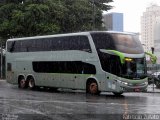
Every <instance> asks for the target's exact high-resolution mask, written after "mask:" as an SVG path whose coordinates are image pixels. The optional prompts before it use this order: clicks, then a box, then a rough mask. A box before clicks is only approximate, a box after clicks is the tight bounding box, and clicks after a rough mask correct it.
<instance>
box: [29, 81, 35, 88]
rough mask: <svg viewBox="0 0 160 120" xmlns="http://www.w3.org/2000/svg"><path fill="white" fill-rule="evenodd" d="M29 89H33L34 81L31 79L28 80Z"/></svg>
mask: <svg viewBox="0 0 160 120" xmlns="http://www.w3.org/2000/svg"><path fill="white" fill-rule="evenodd" d="M29 87H30V88H33V87H34V80H33V79H30V80H29Z"/></svg>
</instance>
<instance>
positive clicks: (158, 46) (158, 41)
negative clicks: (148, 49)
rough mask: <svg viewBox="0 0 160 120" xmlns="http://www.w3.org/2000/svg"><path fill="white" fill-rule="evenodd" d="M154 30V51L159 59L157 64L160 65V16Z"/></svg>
mask: <svg viewBox="0 0 160 120" xmlns="http://www.w3.org/2000/svg"><path fill="white" fill-rule="evenodd" d="M154 28H155V29H154V49H155V55H156V56H157V58H158V60H157V63H158V64H160V16H159V17H157V19H156V21H155V25H154Z"/></svg>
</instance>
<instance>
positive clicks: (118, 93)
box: [113, 92, 123, 96]
mask: <svg viewBox="0 0 160 120" xmlns="http://www.w3.org/2000/svg"><path fill="white" fill-rule="evenodd" d="M113 94H114V95H115V96H121V95H122V94H123V92H113Z"/></svg>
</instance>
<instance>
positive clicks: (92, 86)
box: [86, 81, 100, 94]
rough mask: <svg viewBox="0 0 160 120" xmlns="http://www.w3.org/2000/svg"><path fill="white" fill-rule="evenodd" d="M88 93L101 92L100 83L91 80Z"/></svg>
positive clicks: (88, 84)
mask: <svg viewBox="0 0 160 120" xmlns="http://www.w3.org/2000/svg"><path fill="white" fill-rule="evenodd" d="M86 90H87V91H86V92H87V93H90V94H99V93H100V91H99V90H98V85H97V82H96V81H90V82H88V83H87V89H86Z"/></svg>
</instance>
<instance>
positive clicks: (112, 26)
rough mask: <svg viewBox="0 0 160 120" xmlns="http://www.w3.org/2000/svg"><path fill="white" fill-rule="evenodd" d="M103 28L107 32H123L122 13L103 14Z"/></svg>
mask: <svg viewBox="0 0 160 120" xmlns="http://www.w3.org/2000/svg"><path fill="white" fill-rule="evenodd" d="M103 23H104V27H105V28H106V29H107V30H113V31H121V32H122V31H123V13H108V14H103Z"/></svg>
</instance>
